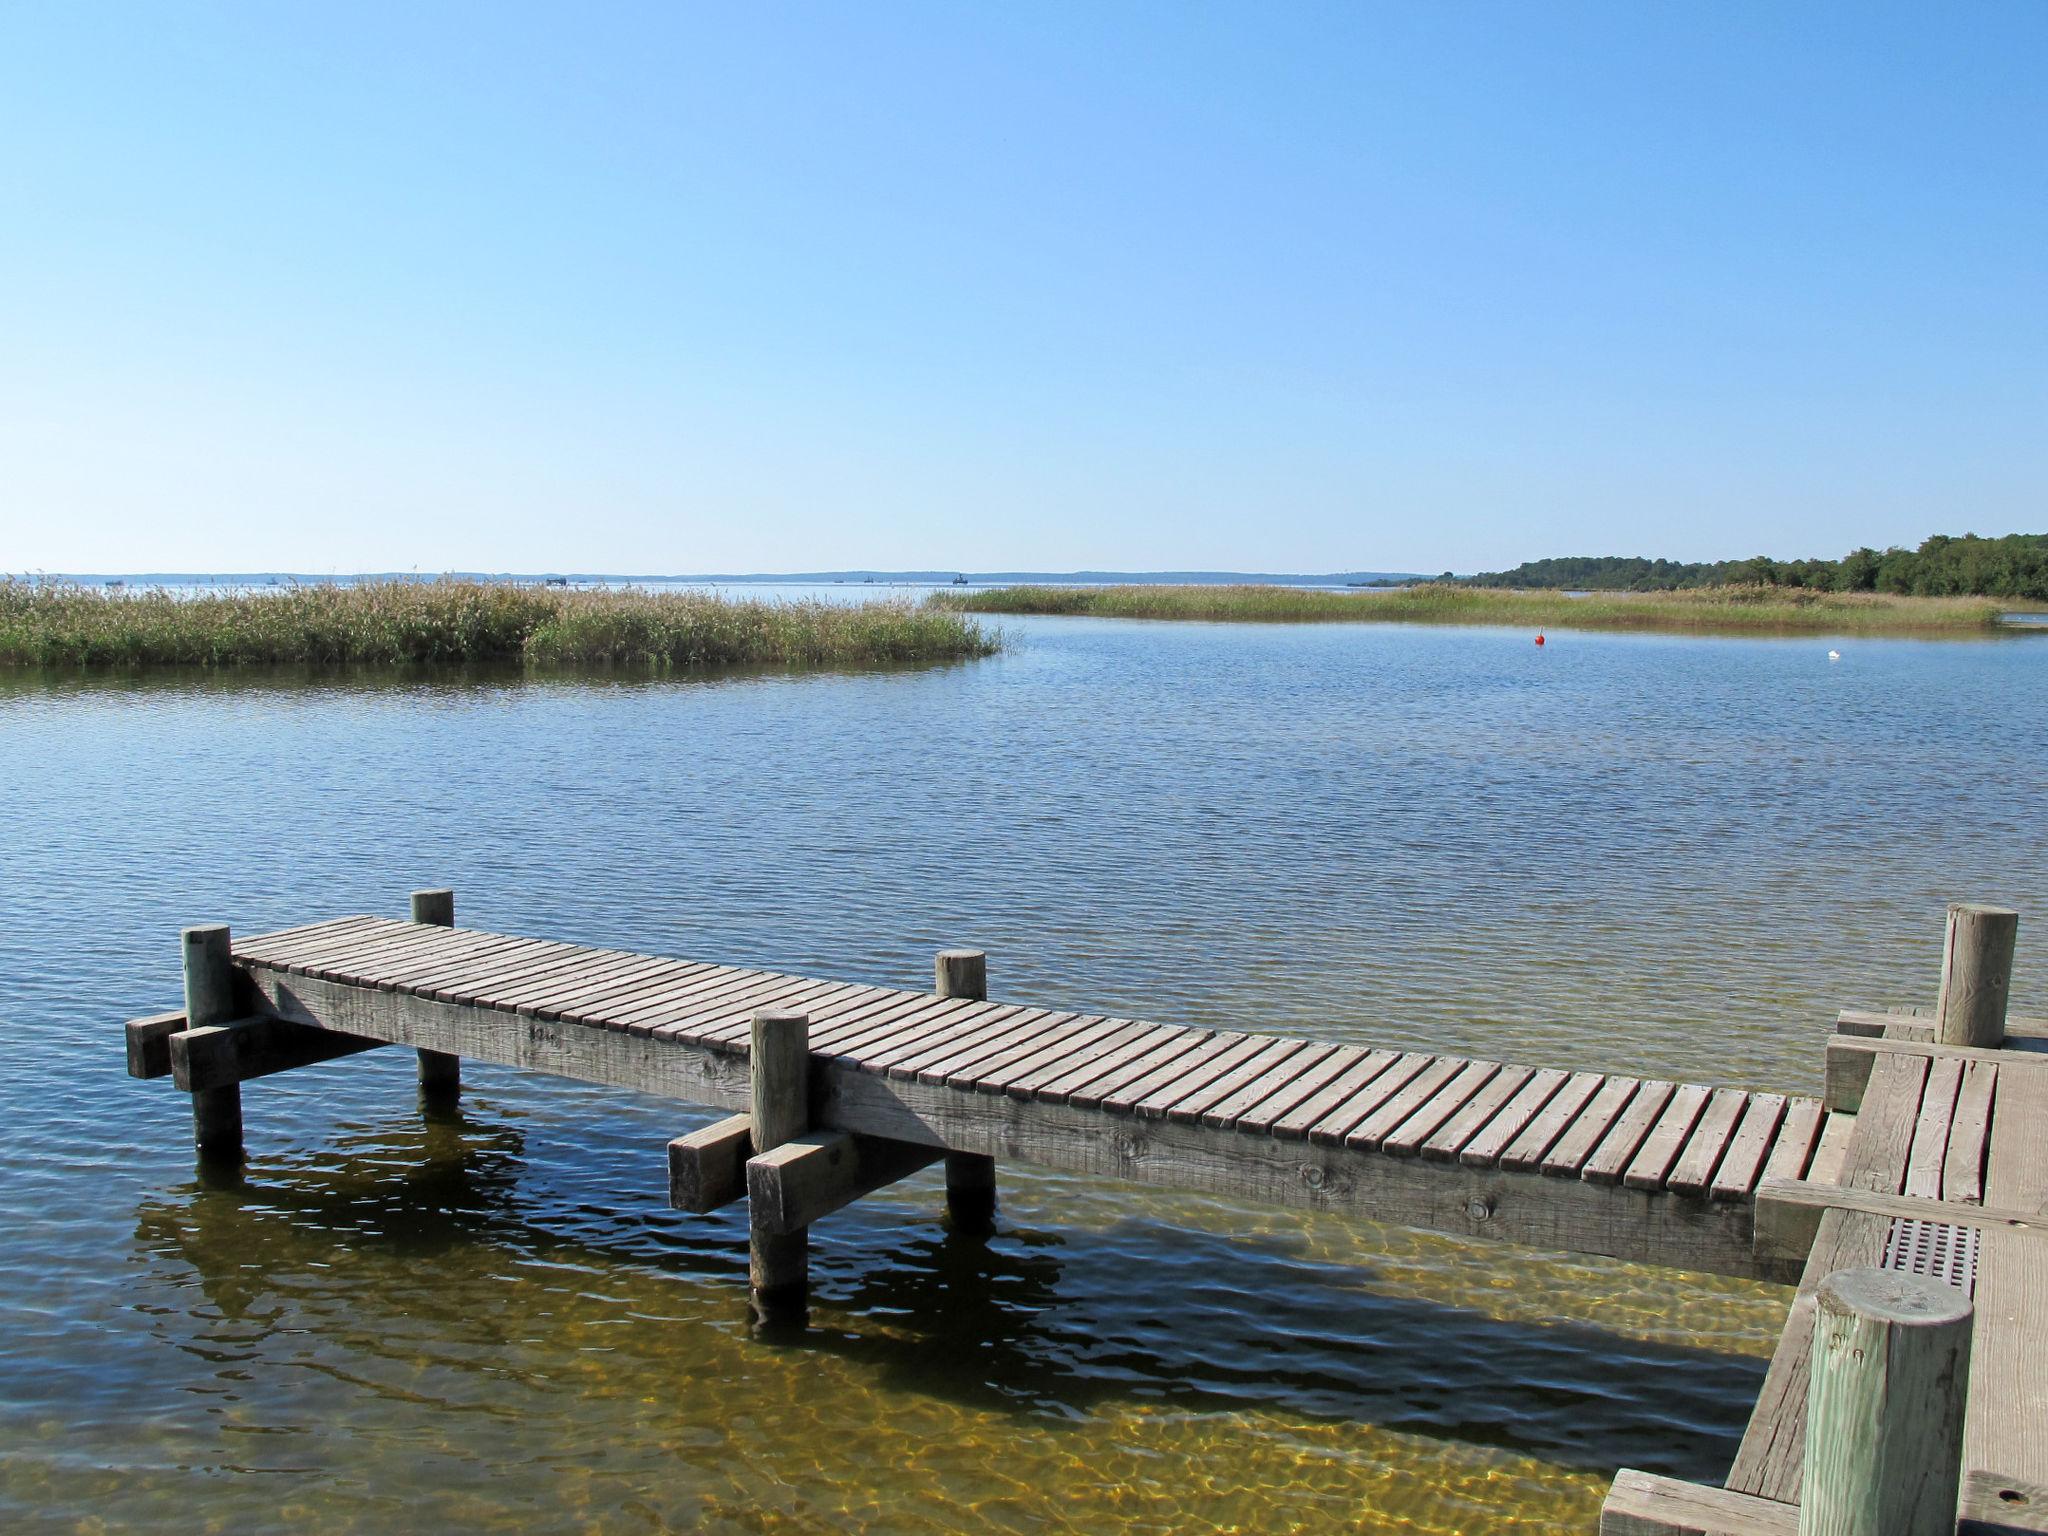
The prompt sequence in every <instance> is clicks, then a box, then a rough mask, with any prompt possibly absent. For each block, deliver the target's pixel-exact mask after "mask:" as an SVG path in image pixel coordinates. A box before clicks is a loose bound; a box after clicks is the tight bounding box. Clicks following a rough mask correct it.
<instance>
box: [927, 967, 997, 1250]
mask: <svg viewBox="0 0 2048 1536" xmlns="http://www.w3.org/2000/svg"><path fill="white" fill-rule="evenodd" d="M932 969H933V977H934V982H935V989H936V990H937V992H938V994H939V996H941V997H959V998H968V999H971V1000H973V1001H976V1002H980V1001H983V1000H985V999H986V998H987V997H988V954H987V952H986V951H983V950H979V949H942V950H940V951H939V953H938V957H937V959H936V960H935V961H934V962H933V966H932ZM946 1216H947V1219H948V1220H950V1221H951V1222H952V1224H953V1229H954V1230H955V1231H957V1232H969V1233H986V1232H989V1231H991V1230H992V1229H993V1228H994V1226H995V1218H996V1160H995V1159H994V1158H992V1157H986V1156H984V1155H982V1154H981V1153H979V1152H948V1153H947V1154H946Z"/></svg>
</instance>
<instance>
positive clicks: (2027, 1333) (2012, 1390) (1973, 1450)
mask: <svg viewBox="0 0 2048 1536" xmlns="http://www.w3.org/2000/svg"><path fill="white" fill-rule="evenodd" d="M1984 1200H1985V1203H1986V1204H1987V1205H1991V1206H1996V1207H1999V1208H2001V1209H2005V1210H2013V1211H2020V1212H2024V1213H2028V1215H2029V1217H2030V1219H2031V1220H2032V1221H2033V1222H2035V1223H2037V1225H2035V1226H2033V1227H2032V1228H2031V1229H2030V1230H2028V1231H2017V1230H2007V1231H1987V1232H1985V1233H1984V1234H1983V1235H1982V1237H1981V1238H1980V1240H1979V1244H1980V1245H1979V1248H1978V1253H1977V1295H1976V1304H1977V1325H1976V1326H1977V1342H1976V1346H1975V1348H1974V1349H1973V1351H1972V1353H1971V1357H1970V1405H1969V1406H1970V1411H1969V1413H1968V1414H1967V1416H1966V1417H1965V1419H1964V1424H1963V1466H1964V1467H1965V1468H1966V1469H1983V1470H1985V1471H1988V1472H1992V1473H1995V1474H1996V1475H1998V1476H2001V1477H2005V1478H2013V1479H2023V1480H2025V1481H2026V1482H2028V1483H2031V1484H2037V1485H2038V1484H2044V1483H2048V1434H2044V1433H2043V1432H2042V1426H2043V1425H2048V1255H2044V1245H2043V1244H2042V1243H2040V1242H2039V1241H2037V1240H2036V1235H2037V1234H2038V1233H2039V1231H2040V1230H2041V1225H2039V1223H2041V1220H2042V1217H2043V1216H2044V1215H2048V1077H2044V1076H2043V1074H2041V1073H2039V1072H2014V1071H2012V1070H2010V1069H2009V1068H2007V1067H2004V1066H2001V1067H2000V1068H1999V1069H1998V1088H1997V1092H1996V1095H1995V1096H1994V1099H1993V1104H1992V1113H1991V1137H1990V1147H1989V1151H1988V1154H1987V1156H1986V1159H1985V1167H1984Z"/></svg>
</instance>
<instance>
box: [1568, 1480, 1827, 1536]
mask: <svg viewBox="0 0 2048 1536" xmlns="http://www.w3.org/2000/svg"><path fill="white" fill-rule="evenodd" d="M1798 1530H1799V1506H1798V1505H1796V1504H1779V1503H1777V1502H1775V1501H1774V1500H1771V1499H1760V1498H1758V1497H1756V1496H1755V1495H1754V1494H1748V1493H1730V1492H1729V1491H1728V1490H1727V1489H1725V1488H1708V1487H1705V1486H1703V1485H1701V1484H1699V1483H1682V1482H1680V1481H1678V1479H1676V1478H1672V1477H1658V1476H1656V1475H1655V1474H1653V1473H1649V1472H1635V1471H1631V1470H1629V1469H1627V1468H1624V1469H1623V1470H1622V1471H1619V1472H1617V1473H1615V1474H1614V1482H1613V1485H1612V1486H1610V1487H1609V1488H1608V1490H1607V1499H1606V1502H1605V1503H1603V1504H1602V1505H1601V1506H1600V1536H1797V1532H1798Z"/></svg>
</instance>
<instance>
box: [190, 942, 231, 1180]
mask: <svg viewBox="0 0 2048 1536" xmlns="http://www.w3.org/2000/svg"><path fill="white" fill-rule="evenodd" d="M178 938H179V940H180V943H181V945H182V947H183V950H184V964H185V1027H186V1028H187V1029H202V1028H204V1027H206V1026H207V1025H209V1024H226V1023H228V1022H229V1021H230V1020H232V1019H233V1018H234V1017H235V968H234V948H233V945H232V942H231V940H230V938H229V934H228V927H227V924H225V923H207V924H202V925H200V926H198V927H194V928H187V929H184V930H183V931H181V932H180V933H179V935H178ZM192 1139H193V1141H194V1143H195V1144H196V1145H197V1146H198V1148H199V1155H200V1156H201V1157H205V1158H214V1159H220V1160H230V1159H239V1158H240V1157H241V1155H242V1085H241V1084H240V1083H229V1084H228V1085H227V1086H226V1087H224V1088H200V1089H197V1090H195V1091H194V1092H193V1094H192Z"/></svg>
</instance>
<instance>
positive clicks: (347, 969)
mask: <svg viewBox="0 0 2048 1536" xmlns="http://www.w3.org/2000/svg"><path fill="white" fill-rule="evenodd" d="M437 931H439V932H447V931H448V930H445V929H442V930H434V929H422V930H421V932H422V933H423V934H424V935H426V936H425V937H423V938H421V939H420V940H419V942H418V943H416V944H414V945H413V946H411V947H410V948H409V949H407V950H404V951H398V950H393V951H390V952H388V953H380V954H378V955H361V956H357V957H356V958H354V959H352V960H350V961H348V962H347V963H346V964H340V963H337V964H335V965H333V966H330V967H327V968H325V969H320V970H308V971H303V972H300V973H299V974H301V975H319V976H321V977H323V978H324V979H326V980H328V981H355V982H357V983H359V984H361V985H363V986H374V987H376V988H377V989H378V990H379V991H382V992H411V993H416V994H418V995H419V996H421V997H439V998H441V999H442V1000H443V1001H447V1002H453V1001H456V1000H461V1001H464V1002H466V1001H468V996H467V994H466V993H465V992H464V991H463V990H462V988H461V987H460V986H457V987H454V988H452V989H450V988H447V986H446V984H447V983H451V982H455V983H464V982H468V981H469V980H471V979H472V978H473V977H477V976H485V975H489V974H490V973H491V972H492V971H494V970H496V969H498V968H499V967H502V966H506V965H510V964H511V963H512V962H514V961H515V960H518V959H520V958H522V957H524V956H527V955H532V954H536V953H539V952H540V951H541V941H540V940H538V939H498V940H497V941H496V942H493V936H491V935H488V934H478V935H475V936H460V937H456V938H452V939H445V940H444V939H437V938H434V937H432V935H433V934H434V933H435V932H437Z"/></svg>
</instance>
